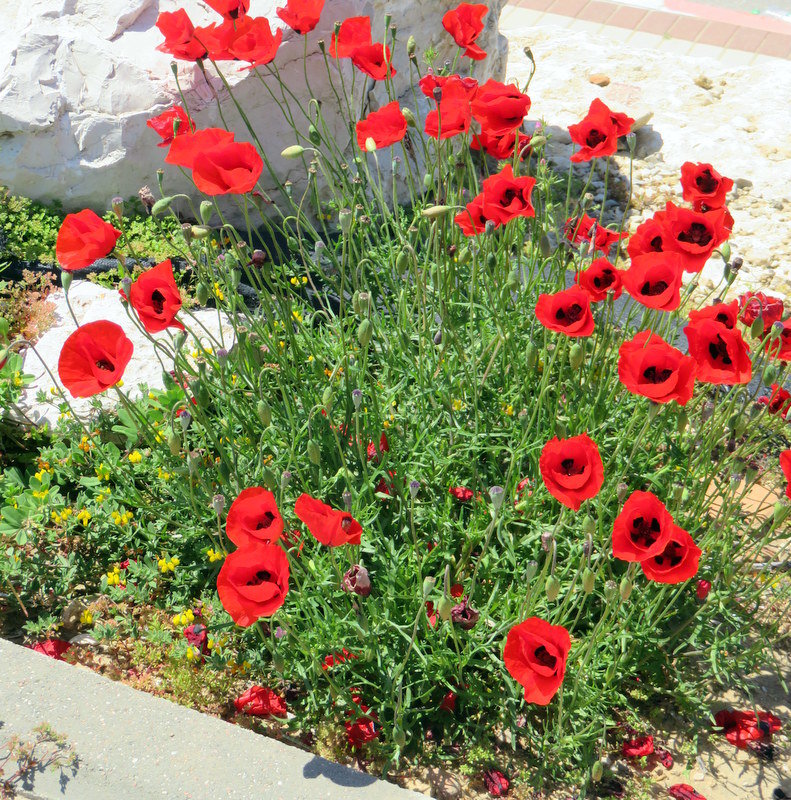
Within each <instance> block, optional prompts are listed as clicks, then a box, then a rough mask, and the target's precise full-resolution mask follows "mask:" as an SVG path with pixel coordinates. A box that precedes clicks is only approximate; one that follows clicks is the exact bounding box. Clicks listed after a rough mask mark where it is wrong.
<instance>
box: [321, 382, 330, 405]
mask: <svg viewBox="0 0 791 800" xmlns="http://www.w3.org/2000/svg"><path fill="white" fill-rule="evenodd" d="M321 404H322V405H323V406H324V408H326V409H327V411H329V410H330V409H331V408H332V386H326V387H325V388H324V391H323V392H322V394H321Z"/></svg>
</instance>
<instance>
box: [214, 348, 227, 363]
mask: <svg viewBox="0 0 791 800" xmlns="http://www.w3.org/2000/svg"><path fill="white" fill-rule="evenodd" d="M216 356H217V361H218V363H219V364H220V366H221V367H224V366H225V365H226V364H227V363H228V351H227V350H226V349H225V348H224V347H221V348H220V349H219V350H218V351H217V353H216Z"/></svg>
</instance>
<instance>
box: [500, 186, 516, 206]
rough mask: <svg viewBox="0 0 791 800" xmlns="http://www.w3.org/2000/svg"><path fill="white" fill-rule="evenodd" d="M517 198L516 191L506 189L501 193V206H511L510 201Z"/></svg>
mask: <svg viewBox="0 0 791 800" xmlns="http://www.w3.org/2000/svg"><path fill="white" fill-rule="evenodd" d="M516 196H517V191H516V189H506V190H505V191H504V192H503V200H502V205H504V206H507V205H510V204H511V201H512V200H514V198H515V197H516Z"/></svg>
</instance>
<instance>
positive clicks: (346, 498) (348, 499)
mask: <svg viewBox="0 0 791 800" xmlns="http://www.w3.org/2000/svg"><path fill="white" fill-rule="evenodd" d="M341 497H343V505H344V506H345V507H346V511H348V512H349V513H350V514H351V513H352V493H351V492H350V491H349V490H348V489H347V490H346V491H345V492H344V493H343V494H342V495H341Z"/></svg>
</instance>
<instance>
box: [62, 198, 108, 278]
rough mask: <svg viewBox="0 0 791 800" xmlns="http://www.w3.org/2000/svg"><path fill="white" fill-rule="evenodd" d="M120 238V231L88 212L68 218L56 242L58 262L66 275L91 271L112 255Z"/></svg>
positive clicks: (63, 223)
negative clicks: (88, 269) (97, 263)
mask: <svg viewBox="0 0 791 800" xmlns="http://www.w3.org/2000/svg"><path fill="white" fill-rule="evenodd" d="M120 235H121V231H119V230H118V229H117V228H114V227H113V226H112V225H110V223H109V222H105V221H104V220H103V219H102V218H101V217H99V216H98V215H97V214H94V212H93V211H91V210H90V209H88V208H86V209H85V210H84V211H78V212H77V213H76V214H67V215H66V217H65V219H64V220H63V222H62V223H61V226H60V230H59V231H58V237H57V239H56V240H55V258H57V260H58V264H60V266H61V269H65V270H66V272H72V271H73V270H75V269H83V268H85V267H89V266H90V265H91V264H93V262H94V261H96V260H97V259H98V258H104V257H105V256H106V255H107V254H108V253H110V252H111V251H112V249H113V248H114V247H115V243H116V242H117V241H118V238H119V237H120Z"/></svg>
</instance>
